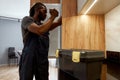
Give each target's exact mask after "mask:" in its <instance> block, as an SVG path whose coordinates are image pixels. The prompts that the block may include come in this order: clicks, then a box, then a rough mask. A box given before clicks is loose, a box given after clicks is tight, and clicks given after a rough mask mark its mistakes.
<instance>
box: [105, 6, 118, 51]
mask: <svg viewBox="0 0 120 80" xmlns="http://www.w3.org/2000/svg"><path fill="white" fill-rule="evenodd" d="M105 31H106V50H111V51H120V5H118V6H117V7H115V8H114V9H112V10H111V11H109V12H108V13H107V14H105Z"/></svg>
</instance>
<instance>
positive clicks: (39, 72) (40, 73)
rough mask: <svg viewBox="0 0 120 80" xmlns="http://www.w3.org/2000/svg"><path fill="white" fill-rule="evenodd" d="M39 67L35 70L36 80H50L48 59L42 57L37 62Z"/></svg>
mask: <svg viewBox="0 0 120 80" xmlns="http://www.w3.org/2000/svg"><path fill="white" fill-rule="evenodd" d="M37 62H38V63H37V66H36V70H35V78H36V80H49V73H48V70H49V62H48V58H47V57H44V56H42V57H40V58H38V60H37Z"/></svg>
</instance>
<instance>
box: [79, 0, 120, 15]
mask: <svg viewBox="0 0 120 80" xmlns="http://www.w3.org/2000/svg"><path fill="white" fill-rule="evenodd" d="M94 2H95V4H94V5H93V7H91V9H90V10H89V11H88V13H87V14H106V13H107V12H109V11H110V10H112V9H113V8H115V7H116V6H118V5H119V4H120V0H78V3H77V5H78V14H84V13H85V12H86V11H87V10H88V9H89V8H90V6H91V5H92V4H93V3H94Z"/></svg>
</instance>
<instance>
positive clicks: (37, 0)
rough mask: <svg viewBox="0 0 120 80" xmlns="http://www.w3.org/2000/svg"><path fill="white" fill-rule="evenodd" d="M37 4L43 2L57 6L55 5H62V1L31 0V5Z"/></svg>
mask: <svg viewBox="0 0 120 80" xmlns="http://www.w3.org/2000/svg"><path fill="white" fill-rule="evenodd" d="M35 2H42V3H49V4H53V3H54V4H55V3H60V0H31V3H30V4H31V5H32V4H34V3H35Z"/></svg>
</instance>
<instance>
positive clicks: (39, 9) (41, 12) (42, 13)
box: [30, 2, 47, 20]
mask: <svg viewBox="0 0 120 80" xmlns="http://www.w3.org/2000/svg"><path fill="white" fill-rule="evenodd" d="M46 13H47V8H46V6H45V5H44V4H42V3H40V2H37V3H36V4H34V5H33V6H32V7H31V9H30V16H31V17H33V16H34V15H35V14H37V16H38V18H39V19H40V20H44V19H45V18H46Z"/></svg>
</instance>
